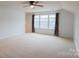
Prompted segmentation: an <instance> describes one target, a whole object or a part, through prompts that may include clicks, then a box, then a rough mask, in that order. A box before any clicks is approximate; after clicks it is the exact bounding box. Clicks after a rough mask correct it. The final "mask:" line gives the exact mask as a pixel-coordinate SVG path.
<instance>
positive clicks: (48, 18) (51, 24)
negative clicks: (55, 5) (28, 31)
mask: <svg viewBox="0 0 79 59" xmlns="http://www.w3.org/2000/svg"><path fill="white" fill-rule="evenodd" d="M55 16H56V15H55V14H48V15H35V18H34V20H35V23H34V25H35V28H40V29H55Z"/></svg>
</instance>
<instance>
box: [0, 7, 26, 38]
mask: <svg viewBox="0 0 79 59" xmlns="http://www.w3.org/2000/svg"><path fill="white" fill-rule="evenodd" d="M24 21H25V13H24V12H22V11H21V10H20V9H18V8H9V7H1V6H0V39H1V38H4V37H7V36H12V35H17V34H21V33H24V27H25V22H24Z"/></svg>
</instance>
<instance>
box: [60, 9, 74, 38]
mask: <svg viewBox="0 0 79 59" xmlns="http://www.w3.org/2000/svg"><path fill="white" fill-rule="evenodd" d="M59 13H60V16H59V36H61V37H65V38H71V39H72V38H73V29H74V26H73V25H74V14H72V13H70V12H69V11H66V10H64V9H62V10H60V11H59Z"/></svg>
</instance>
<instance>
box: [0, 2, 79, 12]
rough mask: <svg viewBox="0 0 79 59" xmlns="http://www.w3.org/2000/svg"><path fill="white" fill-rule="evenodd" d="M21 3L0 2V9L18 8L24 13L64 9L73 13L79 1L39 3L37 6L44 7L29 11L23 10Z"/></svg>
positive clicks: (28, 9)
mask: <svg viewBox="0 0 79 59" xmlns="http://www.w3.org/2000/svg"><path fill="white" fill-rule="evenodd" d="M22 2H23V1H4V2H0V7H9V8H20V9H22V10H23V11H25V12H41V11H56V10H60V9H65V10H68V11H70V12H73V13H75V12H77V11H78V10H79V1H70V2H69V1H40V2H39V4H42V5H44V7H43V8H41V7H35V9H31V8H30V7H26V8H23V6H24V5H23V4H21V3H22ZM27 3H28V1H27Z"/></svg>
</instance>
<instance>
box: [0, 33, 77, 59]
mask: <svg viewBox="0 0 79 59" xmlns="http://www.w3.org/2000/svg"><path fill="white" fill-rule="evenodd" d="M0 57H11V58H12V57H13V58H16V57H18V58H20V57H21V58H24V57H30V58H32V57H33V58H36V57H38V58H43V57H44V58H47V57H49V58H51V57H78V56H77V55H76V51H75V46H74V43H73V40H71V39H64V38H59V37H54V36H48V35H42V34H35V33H27V34H22V35H18V36H13V37H9V38H6V39H0Z"/></svg>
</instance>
